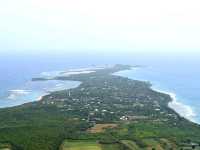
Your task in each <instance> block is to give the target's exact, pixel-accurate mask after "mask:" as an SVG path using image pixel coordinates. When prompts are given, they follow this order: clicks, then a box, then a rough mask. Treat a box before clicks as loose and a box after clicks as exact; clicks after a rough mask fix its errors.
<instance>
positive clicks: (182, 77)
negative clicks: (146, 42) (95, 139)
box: [0, 52, 200, 122]
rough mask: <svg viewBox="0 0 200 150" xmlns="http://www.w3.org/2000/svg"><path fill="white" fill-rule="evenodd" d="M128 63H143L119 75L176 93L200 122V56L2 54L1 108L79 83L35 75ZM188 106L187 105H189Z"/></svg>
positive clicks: (187, 111) (185, 111)
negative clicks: (40, 79)
mask: <svg viewBox="0 0 200 150" xmlns="http://www.w3.org/2000/svg"><path fill="white" fill-rule="evenodd" d="M106 64H109V65H112V64H126V65H127V64H129V65H144V66H147V67H142V68H138V69H133V70H129V71H123V72H121V73H120V75H122V76H125V77H129V78H132V79H139V80H146V81H150V82H151V83H152V84H153V88H155V89H159V90H162V91H166V92H171V93H174V94H176V99H177V101H178V102H179V105H178V106H179V107H177V106H176V108H177V109H178V110H179V111H180V110H181V111H180V113H181V114H183V115H184V116H187V114H190V113H191V112H190V111H191V110H192V111H193V112H194V113H195V116H191V115H189V117H188V118H189V119H192V120H194V121H195V122H200V109H199V108H200V92H199V91H200V79H199V77H200V69H199V66H200V60H199V56H195V57H194V56H187V57H184V58H183V57H180V56H179V57H177V56H176V57H175V56H173V57H172V56H171V55H170V57H169V56H168V57H166V56H163V57H162V56H156V55H155V54H153V55H149V54H148V55H147V54H146V55H143V56H137V55H126V54H122V53H120V54H118V53H116V54H112V55H106V54H102V55H99V54H94V55H92V54H73V55H72V54H66V55H37V56H34V55H23V54H17V53H14V52H13V53H12V54H8V55H2V54H1V55H0V107H1V108H2V107H9V106H15V105H20V104H23V103H26V102H31V101H35V100H37V99H38V97H40V96H41V95H44V94H46V93H48V92H49V91H53V90H60V89H67V88H70V87H72V88H73V87H76V86H78V85H79V84H80V83H79V82H71V81H45V82H31V79H32V78H33V77H38V76H46V75H47V76H48V75H50V76H51V75H52V76H55V75H56V74H57V73H59V71H65V70H67V69H70V68H83V67H88V66H93V65H97V66H98V65H106ZM187 106H188V107H187Z"/></svg>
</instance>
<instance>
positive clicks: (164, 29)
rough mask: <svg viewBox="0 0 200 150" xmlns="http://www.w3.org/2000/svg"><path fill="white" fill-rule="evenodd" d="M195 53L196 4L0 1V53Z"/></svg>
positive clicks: (198, 40) (178, 0) (199, 10)
mask: <svg viewBox="0 0 200 150" xmlns="http://www.w3.org/2000/svg"><path fill="white" fill-rule="evenodd" d="M8 50H10V51H11V50H12V51H29V52H30V51H37V52H41V51H43V52H45V51H48V50H52V51H53V50H56V51H57V52H59V51H66V52H67V51H73V52H79V51H80V52H85V51H87V52H89V51H92V50H93V51H95V52H98V51H103V52H108V51H109V52H114V51H115V52H116V51H120V52H160V53H161V52H170V53H173V52H185V53H186V52H187V53H191V52H193V53H197V52H198V51H200V1H199V0H0V52H4V51H8Z"/></svg>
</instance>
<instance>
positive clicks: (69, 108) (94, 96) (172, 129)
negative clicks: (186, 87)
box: [0, 65, 200, 150]
mask: <svg viewBox="0 0 200 150" xmlns="http://www.w3.org/2000/svg"><path fill="white" fill-rule="evenodd" d="M130 68H131V67H130V66H124V65H116V66H114V67H109V68H104V69H98V70H95V71H93V72H91V73H88V74H75V75H70V76H59V77H55V78H52V79H51V80H75V81H81V82H82V84H81V85H80V86H79V87H77V88H74V89H70V90H63V91H57V92H53V93H51V94H49V95H46V96H44V97H43V99H42V100H40V101H37V102H32V103H27V104H24V105H21V106H16V107H12V108H5V109H0V143H1V145H2V146H1V145H0V149H1V148H2V149H5V148H7V149H18V150H56V149H63V150H76V149H77V150H78V148H77V147H73V146H74V145H78V144H77V143H79V144H82V145H86V149H87V147H88V146H89V147H90V144H91V145H92V146H94V147H96V149H103V150H110V149H111V150H112V149H116V150H118V149H119V150H131V149H158V150H160V149H186V148H187V149H192V148H193V149H194V148H196V149H198V148H199V147H198V146H199V143H200V126H199V125H197V124H194V123H192V122H190V121H188V120H186V119H184V118H182V117H180V116H179V115H178V114H177V113H176V112H175V111H173V110H172V109H170V108H169V107H168V103H169V102H170V101H171V98H170V96H169V95H166V94H163V93H159V92H156V91H153V90H152V89H151V85H150V84H149V83H147V82H142V81H136V80H131V79H128V78H124V77H119V76H114V75H112V74H113V73H115V72H117V71H121V70H126V69H130ZM33 80H34V81H37V80H47V79H45V78H34V79H33ZM74 143H75V144H74ZM70 146H71V147H70Z"/></svg>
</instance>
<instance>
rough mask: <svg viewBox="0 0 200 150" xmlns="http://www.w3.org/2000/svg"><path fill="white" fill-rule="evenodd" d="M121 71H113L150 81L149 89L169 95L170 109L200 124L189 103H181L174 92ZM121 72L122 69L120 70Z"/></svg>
mask: <svg viewBox="0 0 200 150" xmlns="http://www.w3.org/2000/svg"><path fill="white" fill-rule="evenodd" d="M135 69H136V68H131V69H130V70H125V71H132V70H135ZM120 73H121V71H119V72H116V73H114V75H117V76H121V77H127V78H129V79H132V80H138V81H145V82H150V83H151V87H150V88H151V89H152V90H153V91H155V92H159V93H163V94H167V95H169V96H170V97H171V101H170V102H169V103H168V107H169V108H170V109H172V110H174V111H175V112H176V113H178V115H180V116H181V117H184V118H185V119H187V120H189V121H191V122H193V123H197V124H200V122H198V121H196V119H195V117H196V116H197V114H196V113H195V112H194V110H193V108H192V107H191V106H189V105H186V104H184V103H181V102H180V101H179V100H178V99H177V96H176V93H173V92H169V91H165V90H162V89H158V88H156V87H154V85H153V83H152V82H151V81H150V80H145V79H137V78H133V77H130V76H128V75H123V74H120ZM122 73H123V71H122Z"/></svg>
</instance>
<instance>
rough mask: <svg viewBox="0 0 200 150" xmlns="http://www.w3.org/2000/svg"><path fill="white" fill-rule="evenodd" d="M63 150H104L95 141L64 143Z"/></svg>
mask: <svg viewBox="0 0 200 150" xmlns="http://www.w3.org/2000/svg"><path fill="white" fill-rule="evenodd" d="M61 150H102V148H101V145H100V144H98V143H97V142H93V141H78V140H77V141H64V143H63V144H62V146H61Z"/></svg>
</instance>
